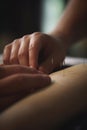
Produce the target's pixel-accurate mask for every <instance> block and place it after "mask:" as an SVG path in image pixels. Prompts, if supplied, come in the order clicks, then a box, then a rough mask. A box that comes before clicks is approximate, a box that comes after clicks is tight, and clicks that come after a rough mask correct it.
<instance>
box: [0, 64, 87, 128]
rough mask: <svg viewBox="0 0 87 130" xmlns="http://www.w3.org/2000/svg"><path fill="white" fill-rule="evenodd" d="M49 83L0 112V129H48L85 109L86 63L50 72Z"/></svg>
mask: <svg viewBox="0 0 87 130" xmlns="http://www.w3.org/2000/svg"><path fill="white" fill-rule="evenodd" d="M50 76H51V78H52V80H53V84H51V85H50V86H49V87H48V88H47V89H45V90H43V91H41V92H38V93H36V94H33V95H31V96H30V97H27V98H25V99H24V100H22V101H20V102H19V103H17V104H16V105H14V106H13V107H11V108H9V109H8V110H7V111H5V112H4V113H2V114H1V116H0V127H1V126H2V127H1V128H2V130H15V129H16V130H19V129H21V130H24V129H26V130H28V129H31V130H37V129H38V130H44V129H45V130H48V129H51V128H54V126H55V125H56V124H60V123H61V122H63V121H65V120H66V119H67V120H68V119H69V118H71V117H72V116H74V115H76V114H78V113H79V112H81V111H86V112H87V64H82V65H77V66H74V67H70V68H68V69H65V70H62V71H58V72H56V73H53V74H51V75H50Z"/></svg>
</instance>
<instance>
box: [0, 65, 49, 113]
mask: <svg viewBox="0 0 87 130" xmlns="http://www.w3.org/2000/svg"><path fill="white" fill-rule="evenodd" d="M33 81H34V82H33ZM50 82H51V80H50V78H49V76H47V75H46V74H42V73H41V72H39V71H37V70H36V69H34V68H29V67H26V66H22V65H20V66H19V65H12V66H10V65H7V66H5V65H3V66H0V111H3V110H4V109H6V108H7V107H9V106H10V105H12V104H13V103H15V102H17V101H18V100H19V99H22V98H24V97H25V96H27V95H28V94H31V93H34V92H35V91H37V90H39V89H41V88H43V87H45V86H47V85H48V84H49V83H50Z"/></svg>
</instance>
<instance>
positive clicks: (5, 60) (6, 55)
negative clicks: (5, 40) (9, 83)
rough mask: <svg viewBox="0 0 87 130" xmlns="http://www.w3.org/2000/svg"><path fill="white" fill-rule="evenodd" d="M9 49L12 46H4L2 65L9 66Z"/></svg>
mask: <svg viewBox="0 0 87 130" xmlns="http://www.w3.org/2000/svg"><path fill="white" fill-rule="evenodd" d="M11 47H12V45H11V44H9V45H6V46H5V48H4V52H3V63H4V64H10V53H11Z"/></svg>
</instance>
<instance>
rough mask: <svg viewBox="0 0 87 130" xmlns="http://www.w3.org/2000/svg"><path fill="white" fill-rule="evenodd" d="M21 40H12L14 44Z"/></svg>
mask: <svg viewBox="0 0 87 130" xmlns="http://www.w3.org/2000/svg"><path fill="white" fill-rule="evenodd" d="M19 42H20V39H15V40H14V41H13V42H12V44H17V43H19Z"/></svg>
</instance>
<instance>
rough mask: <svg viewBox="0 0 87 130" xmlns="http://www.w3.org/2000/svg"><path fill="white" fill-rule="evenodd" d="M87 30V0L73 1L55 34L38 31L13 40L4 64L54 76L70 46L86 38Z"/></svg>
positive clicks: (5, 50) (7, 50) (9, 45)
mask: <svg viewBox="0 0 87 130" xmlns="http://www.w3.org/2000/svg"><path fill="white" fill-rule="evenodd" d="M86 27H87V1H86V0H83V2H81V1H80V0H70V2H69V4H68V6H67V7H66V9H65V11H64V13H63V15H62V17H61V18H60V21H59V22H58V24H57V26H55V28H54V30H53V31H52V32H49V33H48V34H43V33H41V32H35V33H32V34H30V35H25V36H23V37H22V38H19V39H16V40H14V41H13V42H12V43H10V44H8V45H7V46H5V49H4V54H3V62H4V64H21V65H26V66H32V67H34V68H36V69H38V70H40V71H43V72H45V73H51V72H52V71H53V69H54V68H56V67H60V66H61V64H62V63H63V60H64V58H65V56H66V53H67V50H68V48H69V47H70V45H72V44H73V43H75V42H77V41H78V40H82V39H83V38H85V37H86V36H87V29H86ZM49 66H50V67H49Z"/></svg>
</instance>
